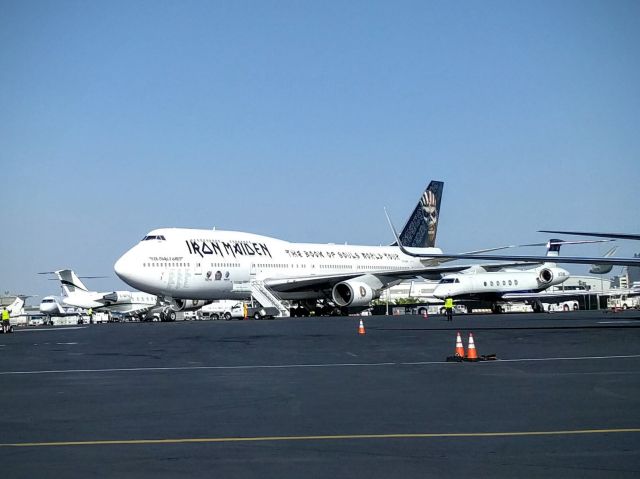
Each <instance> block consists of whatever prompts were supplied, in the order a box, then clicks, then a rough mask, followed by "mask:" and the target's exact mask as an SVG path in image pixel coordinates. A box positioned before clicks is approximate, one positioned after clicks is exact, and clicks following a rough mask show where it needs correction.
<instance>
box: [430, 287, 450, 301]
mask: <svg viewBox="0 0 640 479" xmlns="http://www.w3.org/2000/svg"><path fill="white" fill-rule="evenodd" d="M433 296H435V297H436V298H438V299H445V298H446V297H448V296H449V288H446V287H443V286H438V287H437V288H436V289H434V290H433Z"/></svg>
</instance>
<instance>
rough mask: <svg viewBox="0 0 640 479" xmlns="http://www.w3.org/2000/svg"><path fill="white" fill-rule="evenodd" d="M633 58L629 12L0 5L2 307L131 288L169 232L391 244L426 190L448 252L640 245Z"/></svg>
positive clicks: (636, 28)
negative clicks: (558, 235) (52, 278)
mask: <svg viewBox="0 0 640 479" xmlns="http://www.w3.org/2000/svg"><path fill="white" fill-rule="evenodd" d="M639 50H640V3H639V2H635V1H628V2H626V1H616V2H610V1H595V2H594V1H562V2H557V1H534V2H525V1H522V2H511V1H459V2H450V1H443V2H435V1H415V2H413V1H398V2H376V1H362V2H360V1H350V2H339V1H327V2H310V1H251V2H246V1H228V2H213V1H202V2H200V1H134V2H130V1H111V2H85V1H77V2H72V1H65V0H61V1H55V2H53V1H42V2H40V1H29V2H21V1H6V0H5V1H1V2H0V167H1V169H2V179H3V182H2V187H1V189H0V201H1V204H2V217H3V222H2V235H1V236H0V251H1V253H0V264H1V265H2V266H1V272H2V274H1V275H0V290H1V291H5V290H10V291H12V292H27V293H35V294H40V295H44V294H52V293H57V288H56V287H55V285H54V284H53V283H50V282H48V281H46V280H45V279H44V278H42V277H39V276H37V275H36V272H38V271H46V270H51V269H57V268H62V267H72V268H74V269H76V270H77V271H78V272H79V274H85V275H98V274H106V275H108V276H110V277H109V278H107V279H102V280H93V281H91V282H90V283H89V285H90V286H94V287H95V288H96V289H100V290H108V289H118V288H119V289H124V288H126V286H125V285H124V284H123V283H121V282H120V281H119V280H118V279H117V278H116V277H115V275H114V274H113V263H114V262H115V260H116V259H117V258H118V257H119V255H121V254H122V253H123V252H124V251H125V250H126V249H128V248H129V247H130V246H132V245H133V244H134V243H135V242H137V241H138V240H139V239H140V238H141V237H142V236H143V235H144V234H145V233H146V232H147V231H148V230H150V229H153V228H156V227H163V226H182V227H203V228H209V227H213V226H216V227H218V228H223V229H236V230H242V231H251V232H256V233H261V234H266V235H271V236H275V237H278V238H282V239H287V240H291V241H311V242H345V241H346V242H349V243H352V244H381V243H382V244H384V243H389V242H391V240H392V237H391V233H390V231H389V228H388V226H387V224H386V221H385V218H384V213H383V207H384V206H386V207H387V208H388V209H389V210H390V212H391V214H392V215H393V217H394V218H395V221H396V223H399V224H401V223H403V222H404V220H405V219H406V217H407V215H408V214H409V212H410V210H411V209H412V208H413V206H414V205H415V203H416V201H417V199H418V197H419V195H420V193H421V192H422V190H423V188H424V187H425V186H426V184H427V183H428V182H429V181H430V180H431V179H440V180H443V181H445V189H444V199H443V205H442V211H441V220H440V226H439V231H438V244H439V246H441V247H442V248H443V249H444V250H446V251H451V252H456V251H464V250H470V249H476V248H482V247H490V246H495V245H502V244H512V243H518V242H531V241H542V240H545V239H546V238H547V237H546V236H545V235H542V234H540V233H536V231H537V230H538V229H549V228H563V227H565V228H575V229H580V228H583V229H591V230H609V231H620V232H639V231H640V225H639V221H638V216H637V204H638V184H639V183H640V161H639V158H640V51H639ZM619 243H620V247H621V248H620V252H619V255H630V254H631V253H633V252H636V251H640V246H639V245H637V244H633V243H625V242H619ZM606 249H607V248H606V247H605V246H603V245H599V246H589V247H587V246H580V247H574V248H573V249H571V250H570V252H572V253H574V254H594V255H597V254H599V253H603V252H604V251H605V250H606ZM566 251H569V248H567V249H566V250H565V252H566ZM527 252H528V253H533V252H537V251H532V250H527V251H523V253H527ZM570 269H571V270H572V271H574V272H576V273H579V272H584V271H586V270H585V268H582V267H574V268H570Z"/></svg>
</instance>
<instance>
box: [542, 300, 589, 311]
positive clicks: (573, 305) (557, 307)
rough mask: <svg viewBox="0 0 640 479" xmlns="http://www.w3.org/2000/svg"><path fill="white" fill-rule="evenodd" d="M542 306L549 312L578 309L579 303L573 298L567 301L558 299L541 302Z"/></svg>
mask: <svg viewBox="0 0 640 479" xmlns="http://www.w3.org/2000/svg"><path fill="white" fill-rule="evenodd" d="M542 307H543V309H544V311H547V312H549V313H552V312H555V311H578V309H580V305H579V303H578V301H576V300H575V299H571V300H569V301H559V302H557V303H545V302H543V303H542Z"/></svg>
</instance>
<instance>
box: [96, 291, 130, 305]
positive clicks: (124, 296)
mask: <svg viewBox="0 0 640 479" xmlns="http://www.w3.org/2000/svg"><path fill="white" fill-rule="evenodd" d="M103 299H104V300H105V301H107V302H109V303H128V302H130V301H131V291H114V292H113V293H109V294H105V295H104V296H103Z"/></svg>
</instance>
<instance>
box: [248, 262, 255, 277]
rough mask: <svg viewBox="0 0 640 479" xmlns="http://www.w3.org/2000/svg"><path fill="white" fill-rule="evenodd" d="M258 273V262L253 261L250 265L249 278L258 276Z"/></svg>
mask: <svg viewBox="0 0 640 479" xmlns="http://www.w3.org/2000/svg"><path fill="white" fill-rule="evenodd" d="M256 273H257V268H256V264H255V263H251V265H250V266H249V278H250V279H255V278H256Z"/></svg>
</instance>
